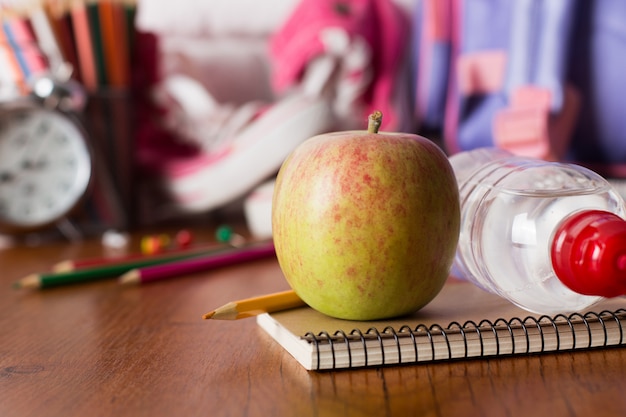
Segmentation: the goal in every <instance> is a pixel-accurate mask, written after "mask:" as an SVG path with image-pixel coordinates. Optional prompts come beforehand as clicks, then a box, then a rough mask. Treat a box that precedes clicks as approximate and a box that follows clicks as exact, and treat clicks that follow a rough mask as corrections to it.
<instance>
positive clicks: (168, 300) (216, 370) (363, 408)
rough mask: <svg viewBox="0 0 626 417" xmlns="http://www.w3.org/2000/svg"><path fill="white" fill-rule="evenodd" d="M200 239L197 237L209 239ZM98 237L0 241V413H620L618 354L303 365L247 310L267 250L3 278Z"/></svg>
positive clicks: (266, 276)
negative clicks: (98, 276)
mask: <svg viewBox="0 0 626 417" xmlns="http://www.w3.org/2000/svg"><path fill="white" fill-rule="evenodd" d="M207 239H209V238H207ZM101 253H102V248H101V247H100V245H99V242H97V241H88V242H85V243H82V244H55V245H48V246H44V247H37V248H29V247H22V248H13V249H6V250H3V251H0V331H1V335H0V416H3V417H12V416H117V417H122V416H152V417H158V416H275V417H277V416H304V417H306V416H342V417H345V416H400V415H414V416H448V415H450V416H460V415H471V416H498V417H500V416H529V415H531V416H533V417H541V416H550V417H555V416H590V415H598V416H611V415H614V416H618V415H619V416H622V415H624V413H625V412H626V396H624V395H623V392H626V350H625V349H619V348H617V349H603V350H597V351H586V352H576V353H559V354H544V355H538V356H529V357H515V358H500V359H488V360H471V361H456V362H449V363H437V364H422V365H417V366H396V367H387V368H377V369H361V370H354V371H350V370H341V371H336V372H321V373H318V372H307V371H305V370H304V369H303V368H302V367H301V366H300V365H299V364H298V363H297V362H296V361H295V360H293V359H292V358H291V357H290V356H289V355H288V354H287V353H286V352H285V351H284V350H283V349H282V348H281V347H280V346H278V345H277V344H276V343H275V342H274V341H273V340H271V339H270V338H269V336H267V335H266V334H264V333H263V331H262V330H260V329H259V328H258V327H257V325H256V323H255V321H254V320H253V319H247V320H238V321H204V320H202V319H201V317H202V315H203V314H204V313H206V312H207V311H210V310H212V309H213V308H215V307H218V306H220V305H223V304H225V303H226V302H228V301H231V300H234V299H241V298H244V297H249V296H254V295H259V294H263V293H268V292H273V291H279V290H283V289H287V288H288V287H287V284H286V282H285V280H284V277H283V275H282V273H281V271H280V268H279V266H278V264H277V262H276V261H275V260H274V259H268V260H260V261H255V262H252V263H247V264H243V265H237V266H232V267H227V268H221V269H218V270H215V271H211V272H205V273H201V274H195V275H190V276H186V277H180V278H177V279H172V280H168V281H163V282H158V283H153V284H145V285H142V286H130V287H128V286H120V285H119V284H118V283H117V282H116V281H115V280H103V281H98V282H94V283H87V284H76V285H72V286H66V287H61V288H53V289H48V290H39V291H37V290H35V291H32V290H14V289H12V288H11V284H12V283H13V282H14V281H16V280H17V279H19V278H21V277H22V276H25V275H27V274H30V273H33V272H42V271H45V270H46V269H47V268H50V267H51V266H52V265H53V264H55V263H56V262H59V261H61V260H63V259H67V258H77V257H88V256H94V255H99V254H101Z"/></svg>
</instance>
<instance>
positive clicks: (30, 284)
mask: <svg viewBox="0 0 626 417" xmlns="http://www.w3.org/2000/svg"><path fill="white" fill-rule="evenodd" d="M40 286H41V280H40V279H39V275H38V274H31V275H28V276H26V277H24V278H22V279H20V280H19V281H16V282H14V283H13V288H15V289H20V288H39V287H40Z"/></svg>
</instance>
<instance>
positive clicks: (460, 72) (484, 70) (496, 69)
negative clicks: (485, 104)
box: [457, 50, 506, 96]
mask: <svg viewBox="0 0 626 417" xmlns="http://www.w3.org/2000/svg"><path fill="white" fill-rule="evenodd" d="M505 71H506V52H504V51H495V50H494V51H483V52H477V53H472V54H467V55H463V56H460V57H459V59H458V61H457V77H458V83H459V91H460V93H461V94H463V95H466V96H470V95H472V94H488V93H493V92H495V91H499V90H501V89H502V84H503V82H504V74H505Z"/></svg>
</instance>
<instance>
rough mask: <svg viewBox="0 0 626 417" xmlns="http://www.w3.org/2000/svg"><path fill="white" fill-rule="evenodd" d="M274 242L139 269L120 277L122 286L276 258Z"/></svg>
mask: <svg viewBox="0 0 626 417" xmlns="http://www.w3.org/2000/svg"><path fill="white" fill-rule="evenodd" d="M275 254H276V252H275V251H274V243H273V242H271V241H270V242H265V243H262V244H258V243H256V244H250V245H247V246H243V247H239V248H233V249H232V250H226V251H221V252H220V253H216V254H214V255H207V256H201V257H198V258H192V259H184V260H181V261H176V262H170V263H167V264H162V265H159V266H156V265H155V266H153V267H146V268H139V269H134V270H132V271H129V272H127V273H125V274H124V275H122V276H121V277H120V283H121V284H141V283H146V282H152V281H160V280H164V279H168V278H173V277H175V276H180V275H185V274H193V273H196V272H204V271H208V270H211V269H213V268H219V267H222V266H227V265H233V264H238V263H242V262H246V261H253V260H256V259H262V258H267V257H270V256H275Z"/></svg>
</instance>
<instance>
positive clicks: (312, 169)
mask: <svg viewBox="0 0 626 417" xmlns="http://www.w3.org/2000/svg"><path fill="white" fill-rule="evenodd" d="M381 117H382V115H381V114H380V112H375V113H374V114H373V115H372V116H370V127H369V128H368V130H367V131H365V130H363V131H345V132H333V133H327V134H322V135H318V136H314V137H312V138H310V139H308V140H306V141H305V142H303V143H302V144H300V146H298V147H297V148H296V149H295V150H294V151H293V152H292V153H291V154H290V155H289V156H288V157H287V159H286V160H285V161H284V163H283V165H282V166H281V168H280V171H279V173H278V176H277V179H276V186H275V189H274V195H273V200H272V234H273V239H274V244H275V247H276V255H277V257H278V261H279V264H280V267H281V269H282V271H283V273H284V275H285V278H286V279H287V281H288V283H289V284H290V285H291V287H292V288H293V290H294V291H295V292H296V294H298V295H299V296H300V297H301V298H302V299H303V300H304V301H305V302H306V303H307V304H308V305H310V306H311V307H313V308H314V309H316V310H318V311H320V312H322V313H324V314H327V315H329V316H333V317H337V318H342V319H350V320H376V319H384V318H390V317H395V316H400V315H405V314H409V313H412V312H415V311H417V310H419V309H420V308H422V307H423V306H425V305H426V304H428V303H429V302H430V301H431V300H432V299H433V298H434V297H435V296H436V295H437V294H438V293H439V292H440V290H441V288H442V287H443V284H444V282H445V281H446V279H447V277H448V274H449V271H450V267H451V265H452V261H453V258H454V254H455V251H456V246H457V242H458V236H459V225H460V208H459V194H458V188H457V183H456V179H455V176H454V173H453V170H452V167H451V165H450V163H449V161H448V158H447V157H446V155H445V153H444V152H443V151H442V150H441V148H439V147H438V146H437V145H436V144H435V143H433V142H432V141H431V140H429V139H427V138H424V137H421V136H418V135H414V134H408V133H384V132H378V126H380V120H381Z"/></svg>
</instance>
